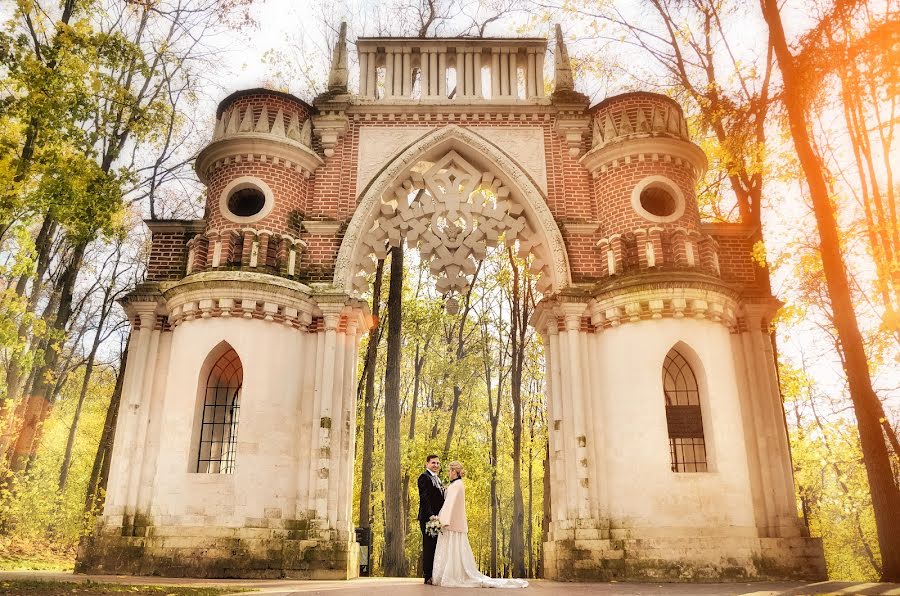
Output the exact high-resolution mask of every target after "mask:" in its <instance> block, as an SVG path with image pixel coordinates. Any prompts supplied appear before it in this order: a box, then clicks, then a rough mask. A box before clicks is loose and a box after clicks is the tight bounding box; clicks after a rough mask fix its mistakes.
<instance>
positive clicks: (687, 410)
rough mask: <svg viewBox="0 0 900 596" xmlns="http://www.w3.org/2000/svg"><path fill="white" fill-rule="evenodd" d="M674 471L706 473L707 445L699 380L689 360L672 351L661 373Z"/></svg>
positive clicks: (667, 356)
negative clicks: (704, 437) (701, 411)
mask: <svg viewBox="0 0 900 596" xmlns="http://www.w3.org/2000/svg"><path fill="white" fill-rule="evenodd" d="M662 381H663V393H664V394H665V397H666V422H667V424H668V427H669V455H670V457H671V460H672V471H673V472H706V471H707V468H706V443H705V442H704V439H703V418H702V417H701V415H700V390H699V388H698V386H697V377H696V376H694V371H693V370H691V366H690V365H689V364H688V362H687V360H685V359H684V356H682V355H681V354H680V353H679V352H678V350H676V349H675V348H672V349H671V350H669V353H668V354H667V355H666V361H665V362H664V363H663V370H662Z"/></svg>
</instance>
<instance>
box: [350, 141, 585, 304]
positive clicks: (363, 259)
mask: <svg viewBox="0 0 900 596" xmlns="http://www.w3.org/2000/svg"><path fill="white" fill-rule="evenodd" d="M457 146H459V147H465V148H466V150H467V151H468V152H470V153H468V154H470V155H473V156H477V157H478V158H480V161H481V162H482V163H487V164H489V167H488V168H487V169H489V170H490V171H488V172H485V171H484V170H485V168H481V170H480V171H479V168H477V167H476V166H474V165H472V163H471V162H472V161H474V160H471V159H463V158H462V157H461V155H459V154H458V152H456V153H457V160H458V163H459V164H460V165H463V164H465V167H462V168H461V169H459V171H460V173H463V172H468V175H469V176H470V177H473V180H472V182H474V184H472V187H471V189H470V191H469V192H470V193H471V192H472V191H474V190H475V189H476V188H477V187H478V185H480V184H487V185H488V186H487V188H488V189H491V188H492V186H491V185H496V190H492V191H491V192H500V189H501V188H502V189H506V190H504V191H503V193H504V194H503V196H498V198H499V199H501V205H502V206H503V207H504V208H506V209H507V211H506V214H510V215H511V217H512V218H513V221H512V222H511V223H510V224H509V225H510V226H511V228H510V229H512V228H516V229H517V234H518V231H521V230H523V229H525V227H524V226H522V224H519V223H515V222H516V220H517V219H518V218H524V221H525V225H527V226H528V231H529V232H531V236H530V237H527V238H526V239H525V242H521V238H520V254H527V253H528V252H531V254H533V255H534V257H535V260H534V264H533V266H532V267H533V268H534V271H536V272H537V271H540V272H542V273H544V275H542V276H541V279H542V280H543V281H541V282H540V286H539V289H540V290H541V291H548V290H552V291H558V290H560V289H562V288H565V287H568V286H569V285H571V275H570V272H569V263H568V258H567V256H566V249H565V245H564V243H563V239H562V234H561V233H560V231H559V227H558V226H557V224H556V220H555V218H554V217H553V214H552V213H551V211H550V208H549V207H548V206H547V202H546V200H545V197H544V195H543V193H542V192H541V191H540V189H539V188H538V186H537V185H536V184H535V182H534V180H532V179H531V178H530V176H528V174H526V173H525V172H524V171H522V170H521V168H519V166H518V165H517V164H516V162H515V161H513V160H512V159H511V158H510V157H509V156H508V155H507V154H506V153H505V152H504V151H502V149H500V148H498V147H497V146H496V145H494V144H493V143H491V142H490V141H488V140H486V139H484V138H483V137H481V136H480V135H478V134H476V133H475V132H473V131H472V130H468V129H464V128H461V127H459V126H456V125H448V126H445V127H443V128H440V129H438V130H436V131H433V132H430V133H427V134H426V135H424V136H423V137H422V138H420V139H419V140H418V141H417V142H415V143H412V144H411V145H410V146H409V147H407V148H406V150H404V151H403V152H402V153H400V154H399V155H398V156H396V157H395V158H394V160H393V161H391V163H390V164H388V165H387V166H385V167H384V168H383V169H382V170H381V172H380V173H379V174H378V175H377V176H376V177H375V179H374V180H373V181H372V182H371V183H370V184H369V186H368V188H367V189H366V190H365V191H364V192H363V194H362V197H361V199H360V202H359V205H358V207H357V209H356V212H355V214H354V215H353V219H352V220H351V221H350V223H349V224H348V226H347V230H346V232H345V234H344V238H343V240H342V242H341V247H340V250H339V252H338V256H337V260H336V262H335V272H334V282H333V283H334V286H335V287H336V288H338V289H346V290H347V291H351V292H360V291H363V290H364V289H365V288H364V287H363V286H361V282H362V277H361V276H362V275H363V274H364V272H366V271H372V270H374V269H373V260H372V255H373V254H376V255H377V254H378V253H375V247H374V246H373V244H377V241H376V240H374V239H373V238H372V237H370V234H372V233H374V234H376V237H377V236H378V235H381V234H382V232H379V231H378V230H380V229H384V230H385V232H386V231H387V229H386V228H381V224H380V223H379V224H377V226H376V223H375V222H376V221H377V220H378V219H379V218H385V219H390V218H392V217H394V216H395V215H396V214H395V213H394V212H393V211H392V209H393V210H398V209H402V208H401V207H399V206H398V204H396V203H394V206H393V207H390V205H391V204H392V202H395V201H396V196H397V195H396V192H397V191H398V189H402V188H405V187H404V184H406V183H407V182H409V189H408V190H406V191H403V192H406V194H405V195H402V196H404V197H406V198H407V200H408V197H409V193H410V192H411V191H412V189H413V188H414V184H413V182H412V180H413V178H414V177H415V176H418V175H417V174H415V173H414V172H415V168H416V167H417V164H419V163H420V162H422V161H424V160H428V159H434V158H435V156H440V157H439V158H438V159H434V163H435V164H437V163H441V159H442V158H443V157H444V156H445V155H449V152H450V151H451V150H453V149H454V148H455V147H457ZM436 173H437V172H434V174H436ZM421 178H422V179H423V182H422V184H424V178H425V176H424V175H421ZM398 180H401V181H403V182H400V183H397V181H398ZM417 184H418V183H417ZM435 184H436V183H435ZM439 194H443V191H439ZM457 195H458V196H463V193H461V192H460V191H457ZM386 196H387V197H388V198H387V200H385V197H386ZM432 196H433V195H432ZM465 196H466V197H467V199H466V200H467V204H468V201H469V200H470V198H469V197H468V195H465ZM507 197H509V199H510V200H505V199H506V198H507ZM454 200H455V201H457V204H458V205H462V204H461V203H458V201H459V198H456V199H454ZM385 205H388V207H385ZM474 205H475V203H474V202H473V203H471V204H470V206H469V207H465V209H469V210H471V209H472V208H473V207H472V206H474ZM410 206H411V205H409V204H407V207H410ZM384 209H387V211H386V212H384V211H383V210H384ZM423 209H424V208H423ZM477 211H478V208H476V212H477ZM480 211H481V213H480V214H479V215H480V218H481V219H485V221H487V220H488V219H490V218H494V219H496V220H498V222H503V221H504V219H503V218H504V217H505V215H504V214H502V213H500V212H498V211H497V209H496V208H495V207H490V208H489V209H488V212H487V215H486V214H485V208H484V203H483V202H482V203H481V207H480ZM414 213H417V210H416V209H415V208H414V209H413V210H412V211H410V210H409V209H408V208H407V211H405V214H406V217H405V218H404V217H401V220H398V221H397V225H398V230H399V229H400V228H399V225H400V222H401V221H403V222H405V224H406V225H407V227H408V226H409V223H408V221H409V218H410V217H411V216H412V214H414ZM431 214H433V213H431ZM503 225H507V224H503ZM485 226H487V227H486V228H485V230H484V231H485V232H487V231H488V230H495V229H498V227H497V226H498V223H495V224H493V227H491V226H489V225H488V224H487V223H486V224H485ZM519 226H522V227H519ZM475 227H477V226H473V229H474V228H475ZM501 227H502V226H501ZM498 235H499V232H498ZM484 237H485V238H487V237H488V235H487V234H485V236H484ZM516 237H518V235H517V236H516ZM397 238H399V236H397ZM416 238H417V237H416ZM432 240H433V239H432ZM480 240H481V237H480V236H479V234H476V237H475V238H473V239H472V240H471V241H470V244H472V245H473V246H469V245H466V246H468V250H471V251H472V254H476V253H475V250H474V249H475V247H476V246H477V242H478V241H480ZM523 246H524V249H523V248H522V247H523ZM420 248H421V247H420ZM479 250H480V249H479ZM384 251H385V254H386V249H384ZM423 256H425V253H424V251H423ZM468 257H469V254H466V255H462V254H461V255H460V259H464V258H468ZM376 258H377V256H376ZM445 258H446V256H445ZM455 265H457V266H459V268H460V270H462V269H463V267H462V265H463V262H462V261H461V260H460V261H458V262H456V263H455ZM455 277H457V278H458V277H459V276H458V275H455ZM448 287H449V286H448ZM463 287H464V286H463Z"/></svg>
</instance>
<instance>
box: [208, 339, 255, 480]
mask: <svg viewBox="0 0 900 596" xmlns="http://www.w3.org/2000/svg"><path fill="white" fill-rule="evenodd" d="M243 381H244V369H243V367H242V366H241V359H240V358H239V357H238V355H237V352H235V351H234V349H233V348H230V347H229V348H228V351H226V352H225V353H224V354H222V355H221V356H220V357H219V359H218V360H216V363H215V364H213V366H212V369H211V370H210V371H209V376H208V377H207V379H206V391H205V394H204V398H203V417H202V421H201V423H200V448H199V450H198V452H197V470H196V471H197V472H200V473H202V474H231V473H232V472H234V448H235V444H236V442H237V427H238V414H239V412H240V407H241V385H242V384H243Z"/></svg>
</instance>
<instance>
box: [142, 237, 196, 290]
mask: <svg viewBox="0 0 900 596" xmlns="http://www.w3.org/2000/svg"><path fill="white" fill-rule="evenodd" d="M193 236H194V233H193V232H188V231H186V230H184V231H180V232H165V233H159V232H155V233H154V234H153V243H152V244H151V246H150V258H149V261H148V263H147V281H167V280H176V279H181V278H182V277H184V272H185V269H186V267H187V253H188V250H187V242H188V240H190V239H191V238H192V237H193Z"/></svg>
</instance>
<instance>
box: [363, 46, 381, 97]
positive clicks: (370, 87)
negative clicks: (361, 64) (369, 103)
mask: <svg viewBox="0 0 900 596" xmlns="http://www.w3.org/2000/svg"><path fill="white" fill-rule="evenodd" d="M366 56H367V59H368V63H369V66H368V67H367V68H366V96H367V97H377V96H378V62H377V61H376V58H377V55H376V54H375V52H368V53H367V55H366Z"/></svg>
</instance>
